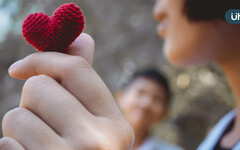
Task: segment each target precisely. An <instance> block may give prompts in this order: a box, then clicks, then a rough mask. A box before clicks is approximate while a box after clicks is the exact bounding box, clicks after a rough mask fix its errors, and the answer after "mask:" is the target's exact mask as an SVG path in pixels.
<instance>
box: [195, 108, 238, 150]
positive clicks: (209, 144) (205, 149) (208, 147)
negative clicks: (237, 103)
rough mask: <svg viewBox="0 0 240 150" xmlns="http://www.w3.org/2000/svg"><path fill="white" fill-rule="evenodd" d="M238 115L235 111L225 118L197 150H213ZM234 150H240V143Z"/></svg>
mask: <svg viewBox="0 0 240 150" xmlns="http://www.w3.org/2000/svg"><path fill="white" fill-rule="evenodd" d="M236 115H237V110H233V111H231V112H230V113H228V114H227V115H226V116H224V117H223V118H222V119H221V120H220V121H219V122H218V123H217V125H216V126H215V127H214V128H213V129H212V131H211V132H210V133H209V135H208V136H207V138H206V139H205V140H204V141H203V142H202V143H201V145H200V146H199V147H198V149H197V150H213V149H214V147H215V146H216V144H217V143H218V141H219V140H220V138H221V136H222V135H223V133H224V131H225V130H226V129H227V127H228V126H229V125H230V123H231V122H232V121H233V119H234V118H235V117H236ZM232 150H240V141H239V142H238V143H237V144H236V145H235V146H234V147H233V148H232Z"/></svg>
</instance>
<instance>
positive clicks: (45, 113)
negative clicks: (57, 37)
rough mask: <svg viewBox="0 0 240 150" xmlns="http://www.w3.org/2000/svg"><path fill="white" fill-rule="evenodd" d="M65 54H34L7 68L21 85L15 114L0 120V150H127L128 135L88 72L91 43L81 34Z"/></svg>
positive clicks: (130, 131)
mask: <svg viewBox="0 0 240 150" xmlns="http://www.w3.org/2000/svg"><path fill="white" fill-rule="evenodd" d="M66 53H67V54H66ZM66 53H65V54H64V53H57V52H44V53H41V52H38V53H34V54H31V55H30V56H27V57H26V58H24V59H22V60H20V61H18V62H17V63H15V64H13V65H12V66H11V67H10V68H9V74H10V75H11V76H12V77H13V78H16V79H20V80H26V82H25V84H24V87H23V90H22V97H21V102H20V106H19V108H15V109H13V110H10V111H9V112H8V113H7V114H6V115H5V116H4V119H3V123H2V128H3V135H4V138H2V139H1V140H0V150H24V149H25V150H43V149H45V150H55V149H57V150H127V149H131V147H132V143H133V141H134V132H133V129H132V127H131V126H130V125H129V123H128V122H127V121H126V119H125V118H124V117H123V115H122V113H121V112H120V109H119V108H118V106H117V104H116V103H115V100H114V98H113V97H112V95H111V93H110V91H109V90H108V88H107V87H106V85H105V84H104V82H103V81H102V80H101V78H100V77H99V76H98V75H97V73H96V72H95V71H94V69H93V68H92V66H91V64H92V62H93V54H94V40H93V39H92V38H91V37H90V36H89V35H87V34H85V33H82V34H81V35H80V36H79V37H78V38H77V39H76V41H75V42H74V43H73V44H72V45H71V46H70V48H69V49H68V51H67V52H66Z"/></svg>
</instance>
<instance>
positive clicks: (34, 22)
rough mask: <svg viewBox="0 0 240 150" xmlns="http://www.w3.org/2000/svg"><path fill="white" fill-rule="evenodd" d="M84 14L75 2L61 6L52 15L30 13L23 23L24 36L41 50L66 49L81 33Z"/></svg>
mask: <svg viewBox="0 0 240 150" xmlns="http://www.w3.org/2000/svg"><path fill="white" fill-rule="evenodd" d="M84 23H85V21H84V16H83V14H82V12H81V10H80V8H79V7H78V6H77V5H75V4H74V3H68V4H64V5H62V6H60V7H59V8H58V9H57V10H56V11H55V12H54V13H53V15H52V17H48V16H47V15H46V14H44V13H42V12H39V13H34V14H30V15H28V16H27V18H26V19H25V20H24V22H23V24H22V33H23V37H24V38H25V40H26V41H27V42H29V43H30V44H31V45H32V46H33V47H35V48H36V49H37V50H39V51H57V52H63V51H65V50H66V49H67V48H68V47H69V46H70V45H71V43H72V42H73V41H74V40H75V39H76V38H77V37H78V36H79V35H80V34H81V32H82V30H83V28H84Z"/></svg>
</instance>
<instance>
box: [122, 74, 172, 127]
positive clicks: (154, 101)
mask: <svg viewBox="0 0 240 150" xmlns="http://www.w3.org/2000/svg"><path fill="white" fill-rule="evenodd" d="M118 103H119V105H120V107H121V109H122V111H123V113H124V114H125V116H126V118H127V119H128V121H129V122H130V124H131V125H132V126H133V128H138V129H148V130H150V129H151V128H152V127H153V125H155V124H156V123H157V122H159V121H160V120H162V119H163V118H164V117H165V116H166V113H167V104H166V93H165V89H164V88H163V87H162V86H161V85H159V84H158V83H155V82H154V81H153V80H151V79H147V78H144V77H138V78H136V79H135V80H134V81H133V82H132V83H131V84H130V85H129V86H128V87H127V88H126V89H125V90H123V91H122V93H121V94H120V95H119V97H118Z"/></svg>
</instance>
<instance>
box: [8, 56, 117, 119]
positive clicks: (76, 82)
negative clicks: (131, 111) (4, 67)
mask: <svg viewBox="0 0 240 150" xmlns="http://www.w3.org/2000/svg"><path fill="white" fill-rule="evenodd" d="M9 73H10V75H11V76H12V77H14V78H17V79H23V80H26V79H28V78H30V77H32V76H35V75H40V74H45V75H47V76H50V77H52V78H54V79H55V80H57V81H58V82H59V83H60V84H61V85H62V86H63V87H64V88H65V89H67V90H68V91H69V92H70V93H71V94H72V95H74V96H75V97H76V98H77V99H78V100H79V101H80V102H81V103H82V104H83V105H84V106H85V107H86V109H87V110H88V111H89V112H91V113H92V114H94V115H95V116H107V117H119V115H120V114H121V113H119V112H120V111H119V108H118V106H117V105H116V103H115V102H114V98H113V96H112V95H111V93H110V91H109V90H108V88H107V87H106V85H105V84H104V82H103V81H102V79H101V78H100V77H99V76H98V75H97V73H96V72H95V71H94V69H93V68H92V67H91V65H90V64H89V63H88V62H87V61H86V60H85V59H83V58H82V57H79V56H70V55H67V54H62V53H57V52H45V53H35V54H32V55H30V56H28V57H26V58H25V59H23V60H21V61H20V62H19V63H17V64H15V65H14V66H11V67H10V68H9ZM54 94H55V93H54ZM56 94H57V93H56Z"/></svg>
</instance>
